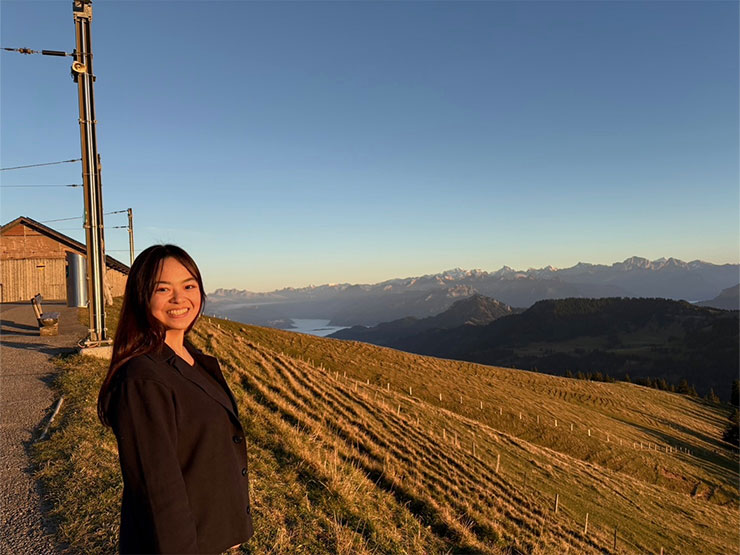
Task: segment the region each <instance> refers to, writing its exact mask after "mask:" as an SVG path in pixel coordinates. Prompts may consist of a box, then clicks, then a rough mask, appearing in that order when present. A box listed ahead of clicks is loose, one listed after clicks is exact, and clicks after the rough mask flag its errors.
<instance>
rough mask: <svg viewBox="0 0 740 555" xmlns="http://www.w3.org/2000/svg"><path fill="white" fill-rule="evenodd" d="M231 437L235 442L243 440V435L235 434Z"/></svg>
mask: <svg viewBox="0 0 740 555" xmlns="http://www.w3.org/2000/svg"><path fill="white" fill-rule="evenodd" d="M231 439H233V440H234V443H241V442H242V436H234V437H233V438H231Z"/></svg>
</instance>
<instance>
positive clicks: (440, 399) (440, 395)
mask: <svg viewBox="0 0 740 555" xmlns="http://www.w3.org/2000/svg"><path fill="white" fill-rule="evenodd" d="M439 401H440V402H442V394H441V393H440V394H439Z"/></svg>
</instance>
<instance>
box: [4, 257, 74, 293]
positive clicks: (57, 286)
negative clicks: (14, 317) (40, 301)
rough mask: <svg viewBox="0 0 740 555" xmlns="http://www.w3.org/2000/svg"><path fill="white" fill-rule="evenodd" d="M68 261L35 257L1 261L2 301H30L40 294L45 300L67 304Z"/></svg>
mask: <svg viewBox="0 0 740 555" xmlns="http://www.w3.org/2000/svg"><path fill="white" fill-rule="evenodd" d="M66 266H67V261H66V260H65V259H63V258H32V259H25V260H12V259H11V260H3V261H2V262H0V284H2V285H1V286H0V296H1V297H2V298H0V302H4V303H8V302H21V301H30V299H31V297H33V296H34V295H36V294H37V293H41V296H42V297H44V299H45V300H49V301H55V300H56V301H65V300H66V299H67V284H66Z"/></svg>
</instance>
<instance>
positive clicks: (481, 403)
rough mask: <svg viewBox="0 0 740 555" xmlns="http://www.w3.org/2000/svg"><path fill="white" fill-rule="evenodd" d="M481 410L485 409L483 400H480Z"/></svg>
mask: <svg viewBox="0 0 740 555" xmlns="http://www.w3.org/2000/svg"><path fill="white" fill-rule="evenodd" d="M480 410H483V401H481V402H480Z"/></svg>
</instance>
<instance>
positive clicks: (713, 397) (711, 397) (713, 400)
mask: <svg viewBox="0 0 740 555" xmlns="http://www.w3.org/2000/svg"><path fill="white" fill-rule="evenodd" d="M706 399H707V401H709V402H710V403H715V404H719V402H720V401H719V397H717V394H716V393H715V392H714V388H711V389H710V390H709V393H707V397H706Z"/></svg>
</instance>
